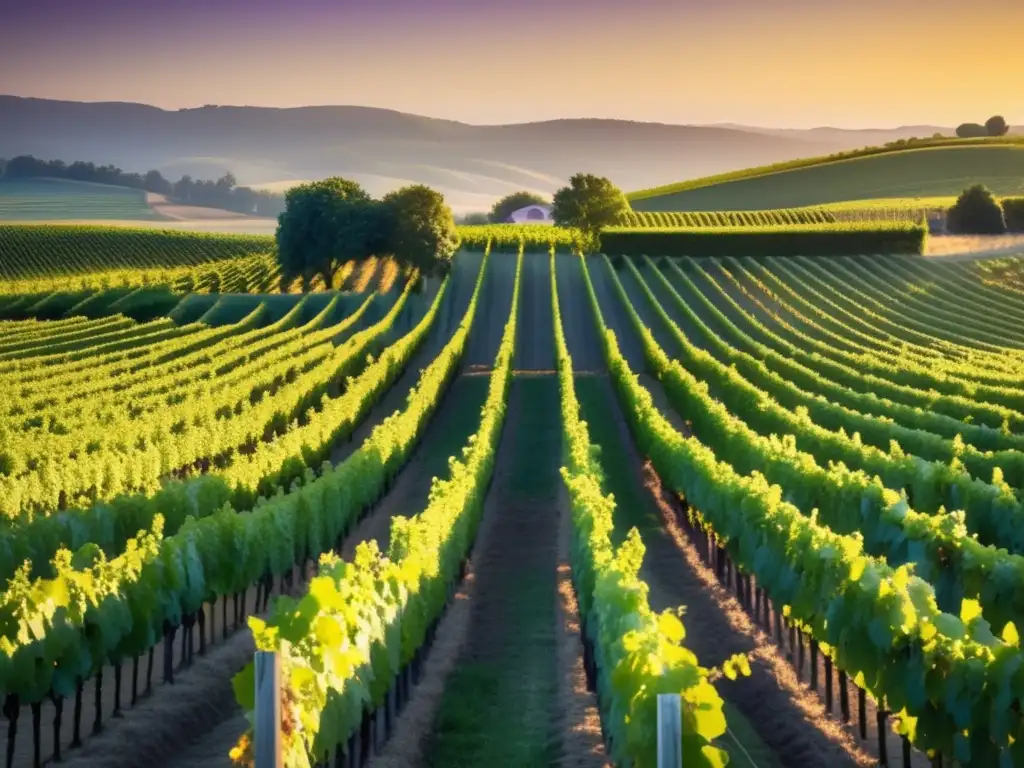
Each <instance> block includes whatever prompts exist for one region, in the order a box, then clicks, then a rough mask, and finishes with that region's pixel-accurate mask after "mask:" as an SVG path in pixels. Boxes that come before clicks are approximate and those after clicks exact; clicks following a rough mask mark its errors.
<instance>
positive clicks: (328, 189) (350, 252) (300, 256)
mask: <svg viewBox="0 0 1024 768" xmlns="http://www.w3.org/2000/svg"><path fill="white" fill-rule="evenodd" d="M372 208H373V200H372V198H371V197H370V196H369V195H368V194H367V193H366V191H365V190H364V189H363V188H362V187H361V186H359V185H358V184H357V183H356V182H354V181H349V180H348V179H343V178H340V177H337V176H336V177H332V178H329V179H324V180H323V181H313V182H310V183H308V184H300V185H298V186H295V187H292V188H291V189H289V190H288V191H287V192H286V193H285V211H284V213H282V214H281V215H280V216H279V217H278V220H277V221H278V224H277V252H278V260H279V261H280V263H281V272H282V276H283V277H284V279H285V281H291V280H294V279H295V278H297V277H301V278H302V279H303V284H304V285H305V286H308V285H309V283H310V282H311V281H312V280H313V278H314V277H316V276H318V275H319V276H321V277H323V280H324V283H325V285H327V286H332V284H333V280H334V273H335V272H336V271H337V270H338V268H339V267H340V266H341V265H342V264H344V263H345V262H347V261H362V260H363V259H366V258H367V257H369V256H370V255H371V250H372V248H373V246H374V245H375V244H376V243H375V242H374V237H375V232H376V233H379V227H378V226H375V224H377V222H375V221H374V216H373V213H374V211H373V210H372Z"/></svg>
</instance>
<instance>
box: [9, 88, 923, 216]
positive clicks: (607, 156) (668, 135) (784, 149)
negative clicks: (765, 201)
mask: <svg viewBox="0 0 1024 768" xmlns="http://www.w3.org/2000/svg"><path fill="white" fill-rule="evenodd" d="M926 128H927V130H928V131H931V132H934V127H933V126H927V127H926ZM924 131H925V128H922V127H920V126H919V127H908V128H897V129H892V130H879V131H873V132H870V135H868V134H865V133H864V132H863V131H846V130H842V129H831V128H829V129H815V130H809V131H801V130H791V131H776V130H768V129H759V128H751V127H748V126H728V127H724V126H692V125H690V126H687V125H663V124H655V123H636V122H630V121H625V120H597V119H593V120H575V119H573V120H553V121H547V122H539V123H524V124H517V125H491V126H480V125H468V124H466V123H460V122H455V121H451V120H440V119H434V118H428V117H422V116H418V115H410V114H403V113H400V112H394V111H391V110H385V109H374V108H369V107H358V106H336V107H333V106H332V107H303V108H295V109H272V108H264V107H215V106H208V107H201V108H198V109H183V110H177V111H169V110H163V109H158V108H156V107H152V106H147V105H143V104H128V103H80V102H64V101H51V100H46V99H30V98H21V97H13V96H0V157H13V156H15V155H19V154H32V155H35V156H36V157H40V158H45V159H56V158H60V159H65V160H74V159H88V160H91V161H92V162H95V163H98V164H102V163H113V164H115V165H118V166H119V167H122V168H124V169H126V170H129V171H145V170H148V169H150V168H156V169H157V170H160V171H161V172H163V173H164V174H165V175H167V176H172V177H174V178H177V177H179V176H180V175H182V174H190V175H192V176H193V177H196V178H216V177H218V176H220V175H221V174H223V173H224V172H225V171H228V170H230V171H231V172H233V173H234V174H235V176H236V177H237V179H238V182H239V183H240V184H245V185H250V186H266V187H271V188H280V187H281V186H283V185H284V184H285V183H287V182H294V181H301V180H307V179H318V178H323V177H325V176H328V175H332V174H342V175H345V176H347V177H350V178H353V179H355V180H357V181H359V182H360V183H362V184H363V185H364V186H365V187H366V188H367V189H368V190H369V191H370V192H371V194H375V195H379V194H382V193H384V192H387V191H389V190H391V189H394V188H395V187H397V186H400V185H403V184H407V183H410V182H419V183H424V184H429V185H431V186H433V187H435V188H436V189H438V190H439V191H441V192H443V193H444V194H445V196H446V198H447V199H448V201H449V203H450V204H451V205H452V207H453V208H455V210H456V211H457V212H463V211H467V210H484V209H486V208H489V207H490V205H491V203H492V202H493V201H494V199H495V198H496V197H498V196H500V195H502V194H505V193H507V192H509V191H512V190H516V189H524V188H525V189H532V190H535V191H538V192H541V193H551V192H553V191H554V190H555V189H556V188H557V187H559V186H561V185H562V184H563V183H564V182H565V180H566V179H567V178H568V177H569V176H570V175H571V174H573V173H577V172H579V171H588V172H592V173H598V174H601V175H605V176H608V177H609V178H611V179H612V180H613V181H614V182H615V183H616V184H618V185H619V186H620V187H622V188H623V189H641V188H646V187H652V186H656V185H660V184H667V183H670V182H673V181H677V180H679V179H684V178H696V177H700V176H707V175H709V174H717V173H723V172H726V171H735V170H739V169H743V168H750V167H753V166H759V165H764V164H767V163H776V162H781V161H786V160H792V159H795V158H800V157H813V156H818V155H823V154H829V153H833V152H838V151H842V150H849V149H854V148H857V147H862V146H864V145H865V144H868V143H879V142H885V141H893V140H896V139H900V138H907V137H909V136H913V135H922V133H924ZM928 135H930V133H929V134H928ZM760 207H764V206H763V205H762V206H760Z"/></svg>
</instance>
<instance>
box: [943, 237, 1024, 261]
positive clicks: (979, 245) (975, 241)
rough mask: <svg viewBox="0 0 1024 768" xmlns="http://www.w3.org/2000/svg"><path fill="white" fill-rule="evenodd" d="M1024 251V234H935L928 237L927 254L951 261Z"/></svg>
mask: <svg viewBox="0 0 1024 768" xmlns="http://www.w3.org/2000/svg"><path fill="white" fill-rule="evenodd" d="M1021 252H1024V234H1019V233H1016V234H1007V235H933V236H931V237H929V238H928V245H927V247H926V248H925V256H927V257H928V258H934V259H943V260H946V259H948V260H951V261H971V260H974V259H981V258H991V257H997V256H1008V255H1012V254H1019V253H1021Z"/></svg>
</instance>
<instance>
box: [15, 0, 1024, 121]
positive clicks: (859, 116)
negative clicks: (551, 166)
mask: <svg viewBox="0 0 1024 768" xmlns="http://www.w3.org/2000/svg"><path fill="white" fill-rule="evenodd" d="M0 7H2V10H0V93H9V94H17V95H25V96H40V97H49V98H64V99H76V100H84V101H100V100H123V101H140V102H146V103H151V104H156V105H158V106H163V107H167V108H180V107H186V106H197V105H201V104H207V103H217V104H253V105H266V106H298V105H305V104H365V105H371V106H381V107H389V108H393V109H399V110H403V111H409V112H417V113H420V114H427V115H432V116H438V117H449V118H454V119H460V120H466V121H468V122H479V123H492V122H514V121H525V120H535V119H545V118H551V117H573V116H589V117H622V118H629V119H636V120H661V121H666V122H692V123H706V122H725V121H733V122H745V123H754V124H760V125H773V126H793V127H802V126H809V125H822V124H831V125H845V126H851V127H862V126H870V125H875V126H884V125H896V124H907V123H926V122H927V123H941V124H954V123H957V122H961V121H963V120H979V121H980V120H984V119H985V118H986V117H988V116H989V115H990V114H992V113H994V112H1000V113H1002V114H1005V115H1006V117H1007V118H1008V119H1010V120H1011V121H1015V122H1024V111H1022V110H1024V101H1022V100H1021V98H1019V94H1020V88H1019V83H1021V82H1022V81H1024V54H1022V53H1021V52H1020V45H1019V40H1018V39H1016V38H1018V37H1019V33H1020V30H1021V29H1024V2H1021V0H987V2H986V3H985V4H984V6H983V10H982V9H981V8H979V9H978V10H973V9H972V7H971V6H970V4H968V3H966V2H964V1H963V0H927V2H925V1H924V0H858V1H857V2H853V1H852V0H849V1H847V2H836V1H835V0H833V1H831V2H830V1H828V0H776V1H775V2H768V1H767V0H674V1H670V0H629V2H625V1H624V0H623V1H622V2H612V1H611V0H519V1H518V2H504V3H489V2H479V1H478V2H473V1H472V0H418V1H417V0H375V1H371V2H356V0H332V1H330V2H329V1H328V0H294V2H291V3H283V2H270V0H163V1H161V2H158V1H157V0H134V1H132V0H77V1H76V0H25V1H24V2H19V0H0ZM1010 94H1013V97H1011V96H1010Z"/></svg>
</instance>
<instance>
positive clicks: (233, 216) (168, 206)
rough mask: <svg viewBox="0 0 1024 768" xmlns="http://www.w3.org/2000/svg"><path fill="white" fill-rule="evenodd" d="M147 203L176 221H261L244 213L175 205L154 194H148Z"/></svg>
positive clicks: (159, 212) (160, 213) (164, 196)
mask: <svg viewBox="0 0 1024 768" xmlns="http://www.w3.org/2000/svg"><path fill="white" fill-rule="evenodd" d="M146 203H147V204H148V205H149V207H150V208H152V209H153V210H154V211H155V212H156V213H158V214H159V215H161V216H164V217H166V218H168V219H173V220H175V221H225V220H239V219H241V220H245V219H257V220H258V219H259V217H257V216H248V215H246V214H244V213H236V212H235V211H226V210H224V209H223V208H207V207H205V206H201V205H182V204H180V203H173V202H171V201H170V200H168V199H167V197H166V195H158V194H156V193H154V192H147V193H146Z"/></svg>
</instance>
